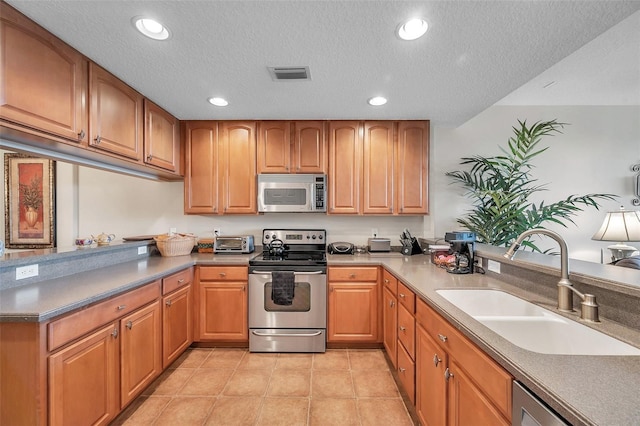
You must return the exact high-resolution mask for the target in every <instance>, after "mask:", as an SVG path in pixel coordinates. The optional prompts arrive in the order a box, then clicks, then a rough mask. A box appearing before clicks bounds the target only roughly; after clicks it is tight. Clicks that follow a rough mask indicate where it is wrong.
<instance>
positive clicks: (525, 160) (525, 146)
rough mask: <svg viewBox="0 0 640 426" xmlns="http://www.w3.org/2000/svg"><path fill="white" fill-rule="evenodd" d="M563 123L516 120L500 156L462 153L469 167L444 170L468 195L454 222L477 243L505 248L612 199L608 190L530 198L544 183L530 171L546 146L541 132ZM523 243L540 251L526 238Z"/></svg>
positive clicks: (554, 130)
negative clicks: (534, 230) (472, 234)
mask: <svg viewBox="0 0 640 426" xmlns="http://www.w3.org/2000/svg"><path fill="white" fill-rule="evenodd" d="M564 126H565V123H559V122H558V121H556V120H551V121H538V122H536V123H534V124H533V125H531V126H527V123H526V120H525V121H520V120H518V126H515V127H513V133H514V135H513V136H512V137H511V138H509V141H508V144H507V147H506V148H504V147H501V148H500V150H501V151H502V155H497V156H494V157H482V156H474V157H463V158H462V159H461V160H462V161H461V163H460V164H462V165H469V166H471V170H468V171H466V170H461V171H453V172H448V173H446V175H447V176H449V177H451V178H453V180H454V183H458V184H461V185H462V186H463V187H464V188H465V189H466V190H467V192H466V195H467V196H468V197H469V198H471V199H472V200H473V209H472V210H471V211H470V212H469V213H468V214H466V215H465V216H463V217H461V218H458V219H457V223H458V224H460V225H462V226H464V227H465V228H467V229H468V230H470V231H473V232H475V233H476V236H477V241H478V242H481V243H486V244H492V245H496V246H505V247H506V246H508V245H510V244H511V243H512V242H513V241H514V240H515V239H516V238H517V237H518V235H520V234H521V233H522V232H524V231H526V230H528V229H532V228H544V225H545V224H548V223H556V224H560V225H562V226H565V227H566V226H567V225H566V222H571V223H574V222H573V220H572V217H573V216H574V215H575V214H576V213H577V212H579V211H582V210H583V208H587V207H594V208H596V209H599V207H600V205H599V204H598V201H600V200H614V199H615V198H616V195H613V194H587V195H569V196H568V197H567V198H565V199H563V200H559V201H556V202H553V203H546V202H544V201H542V202H540V203H537V204H536V203H534V202H533V201H531V196H532V195H533V194H534V193H536V192H540V191H544V190H545V187H546V184H539V183H538V180H537V179H534V178H533V176H532V171H533V169H534V164H533V160H534V159H536V158H537V157H538V156H539V155H540V154H542V153H544V152H545V151H546V150H547V149H548V148H549V147H541V146H540V142H541V140H542V138H543V137H544V136H550V135H554V134H557V133H561V129H562V128H563V127H564ZM523 246H526V247H529V248H530V249H531V250H533V251H538V252H540V251H541V250H540V249H539V248H538V247H536V245H535V244H534V243H533V242H531V241H525V242H524V243H523Z"/></svg>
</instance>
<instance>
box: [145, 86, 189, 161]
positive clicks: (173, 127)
mask: <svg viewBox="0 0 640 426" xmlns="http://www.w3.org/2000/svg"><path fill="white" fill-rule="evenodd" d="M144 162H145V163H146V164H150V165H152V166H156V167H160V168H162V169H165V170H169V171H171V172H176V173H180V122H179V121H178V119H177V118H175V117H174V116H172V115H171V114H169V113H168V112H167V111H165V110H163V109H162V108H160V107H159V106H158V105H156V104H154V103H153V102H151V101H150V100H148V99H145V100H144Z"/></svg>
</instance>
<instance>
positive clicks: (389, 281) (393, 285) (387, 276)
mask: <svg viewBox="0 0 640 426" xmlns="http://www.w3.org/2000/svg"><path fill="white" fill-rule="evenodd" d="M382 284H384V286H385V288H388V289H389V291H390V292H391V294H393V295H394V296H396V295H397V294H398V279H397V278H396V277H394V276H393V275H391V273H390V272H389V271H387V270H386V269H383V270H382Z"/></svg>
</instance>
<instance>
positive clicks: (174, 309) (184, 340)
mask: <svg viewBox="0 0 640 426" xmlns="http://www.w3.org/2000/svg"><path fill="white" fill-rule="evenodd" d="M191 305H192V303H191V286H190V285H189V286H186V287H183V288H181V289H179V290H176V291H174V292H173V293H171V294H168V295H166V296H165V297H163V298H162V368H167V367H168V366H169V365H170V364H171V363H172V362H173V361H175V360H176V359H177V358H178V357H179V356H180V354H182V352H184V351H185V350H186V349H187V348H188V347H189V345H191V342H193V327H192V320H193V314H192V309H191Z"/></svg>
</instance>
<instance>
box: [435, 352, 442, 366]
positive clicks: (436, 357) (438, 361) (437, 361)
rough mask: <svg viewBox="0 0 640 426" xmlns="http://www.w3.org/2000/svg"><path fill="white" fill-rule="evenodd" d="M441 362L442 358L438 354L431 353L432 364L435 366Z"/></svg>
mask: <svg viewBox="0 0 640 426" xmlns="http://www.w3.org/2000/svg"><path fill="white" fill-rule="evenodd" d="M441 362H442V360H441V359H440V358H438V354H433V365H435V366H436V367H437V366H438V364H440V363H441Z"/></svg>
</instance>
